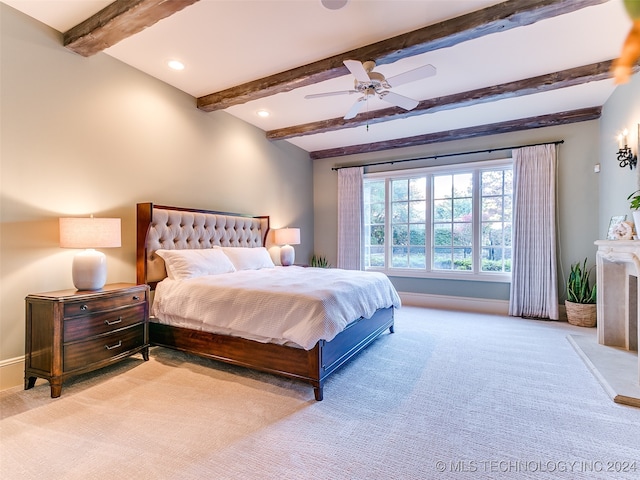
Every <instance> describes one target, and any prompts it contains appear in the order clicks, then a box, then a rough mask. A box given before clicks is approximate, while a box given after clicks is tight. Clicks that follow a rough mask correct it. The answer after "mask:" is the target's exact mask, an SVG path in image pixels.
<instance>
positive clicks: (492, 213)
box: [482, 197, 503, 221]
mask: <svg viewBox="0 0 640 480" xmlns="http://www.w3.org/2000/svg"><path fill="white" fill-rule="evenodd" d="M502 201H503V199H502V197H483V199H482V220H484V221H487V220H494V221H495V220H502Z"/></svg>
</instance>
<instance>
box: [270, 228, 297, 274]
mask: <svg viewBox="0 0 640 480" xmlns="http://www.w3.org/2000/svg"><path fill="white" fill-rule="evenodd" d="M275 243H276V244H278V245H282V247H280V263H281V264H282V265H283V266H285V267H288V266H289V265H292V264H293V262H294V260H295V258H296V251H295V250H294V249H293V247H292V246H291V245H299V244H300V229H299V228H280V229H278V230H276V234H275Z"/></svg>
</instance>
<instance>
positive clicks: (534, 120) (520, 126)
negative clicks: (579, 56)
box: [309, 107, 602, 160]
mask: <svg viewBox="0 0 640 480" xmlns="http://www.w3.org/2000/svg"><path fill="white" fill-rule="evenodd" d="M601 113H602V107H590V108H582V109H579V110H571V111H567V112H560V113H553V114H550V115H542V116H539V117H529V118H522V119H518V120H509V121H506V122H500V123H492V124H489V125H478V126H475V127H468V128H461V129H458V130H446V131H444V132H436V133H428V134H425V135H416V136H414V137H407V138H398V139H395V140H387V141H382V142H374V143H367V144H362V145H350V146H346V147H339V148H330V149H327V150H318V151H315V152H311V153H310V154H309V155H310V157H311V158H312V159H313V160H318V159H321V158H333V157H342V156H345V155H356V154H361V153H371V152H379V151H382V150H392V149H394V148H403V147H414V146H416V145H428V144H431V143H441V142H450V141H453V140H462V139H465V138H476V137H485V136H488V135H497V134H499V133H509V132H517V131H521V130H531V129H533V128H542V127H553V126H557V125H567V124H570V123H576V122H586V121H588V120H596V119H598V118H600V115H601Z"/></svg>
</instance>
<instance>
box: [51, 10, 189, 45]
mask: <svg viewBox="0 0 640 480" xmlns="http://www.w3.org/2000/svg"><path fill="white" fill-rule="evenodd" d="M197 1H198V0H116V1H115V2H113V3H111V4H109V5H107V6H106V7H104V8H103V9H102V10H100V11H99V12H98V13H96V14H95V15H92V16H91V17H89V18H87V19H86V20H85V21H84V22H82V23H79V24H78V25H76V26H75V27H73V28H71V29H70V30H69V31H67V32H65V33H64V35H63V44H64V46H65V47H66V48H68V49H69V50H72V51H74V52H76V53H78V54H80V55H82V56H83V57H90V56H91V55H94V54H96V53H98V52H101V51H102V50H104V49H106V48H109V47H111V46H112V45H115V44H116V43H118V42H119V41H120V40H124V39H125V38H127V37H130V36H131V35H134V34H136V33H138V32H140V31H142V30H144V29H145V28H147V27H150V26H151V25H153V24H155V23H156V22H158V21H160V20H162V19H163V18H166V17H169V16H170V15H173V14H174V13H176V12H179V11H180V10H182V9H183V8H185V7H188V6H189V5H191V4H193V3H195V2H197Z"/></svg>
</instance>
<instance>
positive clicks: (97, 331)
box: [64, 303, 146, 343]
mask: <svg viewBox="0 0 640 480" xmlns="http://www.w3.org/2000/svg"><path fill="white" fill-rule="evenodd" d="M145 315H146V304H144V303H140V304H139V305H136V306H134V307H128V308H121V309H118V310H111V311H108V312H101V313H96V314H95V315H91V316H89V317H86V318H85V317H72V318H70V319H65V321H64V342H65V343H66V342H73V341H76V340H82V339H85V338H89V337H93V336H95V335H102V334H104V333H108V332H111V331H113V330H119V329H121V328H125V327H128V326H130V325H134V324H136V323H140V322H143V321H144V320H145Z"/></svg>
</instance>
